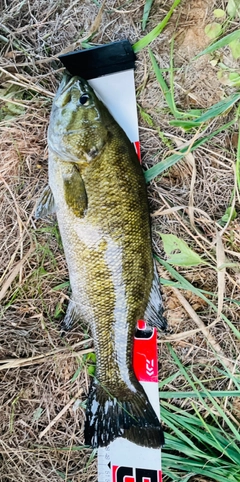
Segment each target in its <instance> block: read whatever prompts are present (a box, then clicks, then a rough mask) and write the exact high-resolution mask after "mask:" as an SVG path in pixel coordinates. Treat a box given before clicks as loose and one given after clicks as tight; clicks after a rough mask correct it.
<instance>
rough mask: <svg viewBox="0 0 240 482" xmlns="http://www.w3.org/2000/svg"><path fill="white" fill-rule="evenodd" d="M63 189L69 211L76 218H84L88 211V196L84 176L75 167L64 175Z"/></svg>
mask: <svg viewBox="0 0 240 482" xmlns="http://www.w3.org/2000/svg"><path fill="white" fill-rule="evenodd" d="M63 187H64V197H65V201H66V203H67V205H68V207H69V209H71V211H72V212H73V213H74V214H75V216H77V217H79V218H82V217H83V216H84V215H85V214H86V210H87V194H86V190H85V186H84V182H83V179H82V176H81V174H80V172H79V170H78V169H77V167H76V166H75V165H73V166H71V169H70V170H69V171H68V172H64V173H63Z"/></svg>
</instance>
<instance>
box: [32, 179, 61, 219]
mask: <svg viewBox="0 0 240 482" xmlns="http://www.w3.org/2000/svg"><path fill="white" fill-rule="evenodd" d="M55 212H56V208H55V202H54V197H53V193H52V190H51V188H50V186H46V187H45V188H44V190H43V192H42V194H41V196H40V198H39V200H38V202H37V206H36V210H35V218H36V219H40V218H45V217H46V216H49V215H51V214H53V213H55Z"/></svg>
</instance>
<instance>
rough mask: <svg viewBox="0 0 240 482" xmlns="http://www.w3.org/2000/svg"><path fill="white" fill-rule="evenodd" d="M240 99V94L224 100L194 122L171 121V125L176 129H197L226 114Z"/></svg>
mask: <svg viewBox="0 0 240 482" xmlns="http://www.w3.org/2000/svg"><path fill="white" fill-rule="evenodd" d="M239 99H240V93H237V94H234V95H232V96H231V97H228V98H227V99H223V100H221V101H220V102H218V103H217V104H214V105H212V106H211V107H210V109H208V110H207V111H206V112H204V114H202V115H201V116H200V117H198V118H197V119H195V120H193V121H184V120H183V121H182V120H173V121H170V122H169V124H170V125H171V126H175V127H183V128H186V129H189V128H192V127H196V126H198V125H200V124H203V123H204V122H207V121H209V120H211V119H213V118H215V117H218V116H220V115H221V114H224V112H226V111H227V110H228V109H230V108H231V107H232V106H233V105H234V104H235V103H236V102H237V101H238V100H239Z"/></svg>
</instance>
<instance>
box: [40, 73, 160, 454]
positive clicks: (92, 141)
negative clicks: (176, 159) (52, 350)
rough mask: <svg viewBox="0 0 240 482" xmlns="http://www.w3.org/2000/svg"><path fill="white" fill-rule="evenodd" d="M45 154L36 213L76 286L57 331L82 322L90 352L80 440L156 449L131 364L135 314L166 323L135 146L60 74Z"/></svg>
mask: <svg viewBox="0 0 240 482" xmlns="http://www.w3.org/2000/svg"><path fill="white" fill-rule="evenodd" d="M48 150H49V161H48V172H49V183H48V186H46V188H45V189H44V191H43V193H42V195H41V197H40V199H39V202H38V205H37V208H36V218H44V217H45V216H47V215H49V214H52V213H54V212H55V213H56V216H57V221H58V226H59V230H60V234H61V238H62V243H63V248H64V253H65V257H66V261H67V265H68V271H69V279H70V285H71V292H72V295H71V300H70V302H69V305H68V308H67V311H66V315H65V318H64V320H63V329H64V330H68V329H70V328H71V326H72V325H73V323H75V322H78V323H87V324H88V325H89V326H90V330H91V333H92V337H93V340H94V348H95V353H96V372H95V377H94V378H93V381H92V384H91V387H90V392H89V395H88V399H87V407H86V419H85V429H84V436H85V443H86V444H87V445H90V446H92V447H93V448H96V447H102V446H107V445H108V444H109V443H110V442H112V441H113V440H115V439H116V438H118V437H124V438H126V439H128V440H130V441H132V442H134V443H136V444H138V445H142V446H147V447H161V446H162V445H163V443H164V435H163V430H162V426H161V423H160V421H159V418H158V416H157V414H156V412H155V411H154V409H153V407H152V405H151V403H150V401H149V399H148V397H147V395H146V393H145V391H144V389H143V387H142V385H141V384H140V383H139V381H138V380H137V378H136V376H135V374H134V371H133V366H132V347H133V339H134V333H135V329H136V323H137V320H139V319H144V320H145V321H146V322H147V323H148V324H149V325H150V326H154V327H157V328H159V329H163V330H164V329H165V328H166V320H165V318H164V316H163V303H162V296H161V292H160V287H159V281H158V274H157V270H156V266H155V263H154V259H153V253H152V243H151V227H150V216H149V207H148V199H147V189H146V183H145V180H144V175H143V171H142V168H141V166H140V163H139V160H138V157H137V155H136V152H135V148H134V146H133V144H132V143H131V142H130V140H129V139H128V137H127V135H126V134H125V132H124V131H123V129H122V128H121V127H120V126H119V125H118V123H117V122H116V121H115V120H114V118H113V117H112V115H111V114H110V113H109V111H108V109H107V107H106V106H105V105H104V104H103V102H102V101H101V100H100V99H99V98H98V97H97V95H96V94H95V92H94V91H93V89H92V88H91V87H90V85H89V84H88V82H87V81H85V80H84V79H82V78H80V77H77V76H70V75H68V74H66V75H64V76H63V79H62V81H61V83H60V86H59V88H58V90H57V93H56V96H55V98H54V101H53V105H52V111H51V116H50V123H49V128H48Z"/></svg>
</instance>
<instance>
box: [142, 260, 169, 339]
mask: <svg viewBox="0 0 240 482" xmlns="http://www.w3.org/2000/svg"><path fill="white" fill-rule="evenodd" d="M163 312H164V308H163V300H162V295H161V291H160V286H159V276H158V272H157V267H156V263H155V261H154V275H153V281H152V287H151V291H150V296H149V300H148V304H147V308H146V310H145V313H144V317H143V319H144V320H145V321H146V322H147V323H148V324H149V325H150V326H153V327H155V328H158V329H160V330H164V331H165V330H166V329H167V320H166V318H165V317H164V316H163Z"/></svg>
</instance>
